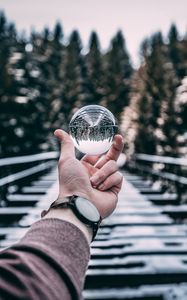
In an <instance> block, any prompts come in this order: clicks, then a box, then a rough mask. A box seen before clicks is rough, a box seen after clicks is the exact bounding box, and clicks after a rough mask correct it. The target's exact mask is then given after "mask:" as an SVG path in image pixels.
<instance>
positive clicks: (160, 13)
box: [0, 0, 187, 63]
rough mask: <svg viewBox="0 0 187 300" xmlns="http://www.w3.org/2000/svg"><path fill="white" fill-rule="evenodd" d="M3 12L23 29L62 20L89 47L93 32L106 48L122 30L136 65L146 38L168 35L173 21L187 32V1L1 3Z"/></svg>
mask: <svg viewBox="0 0 187 300" xmlns="http://www.w3.org/2000/svg"><path fill="white" fill-rule="evenodd" d="M0 10H4V12H5V14H6V16H7V17H8V19H9V20H10V21H14V22H15V23H16V26H17V28H18V29H19V30H26V31H29V30H30V29H31V28H33V27H34V28H35V29H36V30H42V29H43V27H44V25H49V26H50V28H52V27H53V26H54V24H55V22H56V20H60V21H62V25H63V30H64V34H65V36H66V37H67V36H69V34H70V33H71V31H72V30H73V29H78V30H79V33H80V35H81V39H82V41H83V45H84V46H85V47H86V46H87V44H88V40H89V35H90V32H91V31H92V30H96V31H97V33H98V35H99V38H100V43H101V46H102V48H103V49H106V48H107V47H108V45H109V41H110V40H111V38H112V37H113V36H114V34H115V33H116V31H117V30H118V29H121V30H122V31H123V33H124V36H125V39H126V44H127V48H128V50H129V53H130V55H131V57H132V60H133V62H134V63H137V62H138V49H139V45H140V43H141V41H142V40H143V38H144V37H146V36H149V35H150V34H151V33H153V32H155V31H157V30H161V31H162V32H163V33H164V34H166V33H167V32H168V29H169V27H170V24H171V22H175V23H176V25H177V27H178V29H179V32H180V33H181V34H184V33H185V32H186V30H187V0H92V1H90V0H51V1H48V0H33V1H30V0H0Z"/></svg>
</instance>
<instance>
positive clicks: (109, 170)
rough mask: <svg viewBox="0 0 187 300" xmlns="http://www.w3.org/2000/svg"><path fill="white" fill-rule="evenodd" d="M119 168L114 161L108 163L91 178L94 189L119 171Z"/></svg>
mask: <svg viewBox="0 0 187 300" xmlns="http://www.w3.org/2000/svg"><path fill="white" fill-rule="evenodd" d="M117 169H118V167H117V164H116V162H115V161H114V160H110V161H108V162H107V163H106V164H105V165H104V166H103V167H102V168H101V169H99V170H98V171H97V172H95V174H94V175H93V176H92V177H91V178H90V181H91V183H92V185H93V186H94V187H97V186H99V185H100V184H101V183H102V182H104V181H105V180H106V179H107V178H108V177H109V176H110V175H111V174H113V173H115V172H116V171H117Z"/></svg>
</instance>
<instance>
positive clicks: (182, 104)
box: [174, 77, 187, 156]
mask: <svg viewBox="0 0 187 300" xmlns="http://www.w3.org/2000/svg"><path fill="white" fill-rule="evenodd" d="M174 108H175V119H176V128H177V142H178V153H179V156H186V155H187V118H186V116H187V77H184V78H183V80H182V81H181V85H180V86H179V87H178V88H177V92H176V99H175V103H174Z"/></svg>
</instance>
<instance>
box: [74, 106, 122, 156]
mask: <svg viewBox="0 0 187 300" xmlns="http://www.w3.org/2000/svg"><path fill="white" fill-rule="evenodd" d="M117 129H118V127H117V124H116V120H115V118H114V115H113V114H112V113H111V112H110V111H109V110H108V109H106V108H105V107H102V106H100V105H87V106H84V107H82V108H81V109H79V110H78V111H77V112H76V113H75V114H74V115H73V117H72V119H71V121H70V124H69V133H70V136H71V137H72V139H73V142H74V145H75V147H76V148H77V149H78V150H79V151H81V152H82V153H85V154H90V155H98V154H102V153H105V152H106V151H107V150H108V149H109V148H110V147H111V145H112V141H113V137H114V135H115V134H116V133H117Z"/></svg>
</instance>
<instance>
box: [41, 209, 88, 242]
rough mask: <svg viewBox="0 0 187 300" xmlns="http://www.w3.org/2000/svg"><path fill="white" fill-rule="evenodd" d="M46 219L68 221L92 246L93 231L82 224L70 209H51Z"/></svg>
mask: <svg viewBox="0 0 187 300" xmlns="http://www.w3.org/2000/svg"><path fill="white" fill-rule="evenodd" d="M46 218H57V219H60V220H62V221H67V222H69V223H72V224H74V225H75V226H76V227H78V228H79V229H80V230H81V231H82V233H83V234H84V236H85V237H86V239H87V241H88V243H89V244H90V243H91V241H92V236H93V230H92V229H91V228H90V227H88V226H86V225H85V224H84V223H83V222H81V221H80V220H79V219H78V218H77V217H76V216H75V214H74V213H73V212H72V210H71V209H70V208H65V209H60V208H59V209H58V208H57V209H53V208H51V209H50V210H49V211H48V213H47V214H46V215H45V216H44V219H46Z"/></svg>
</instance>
